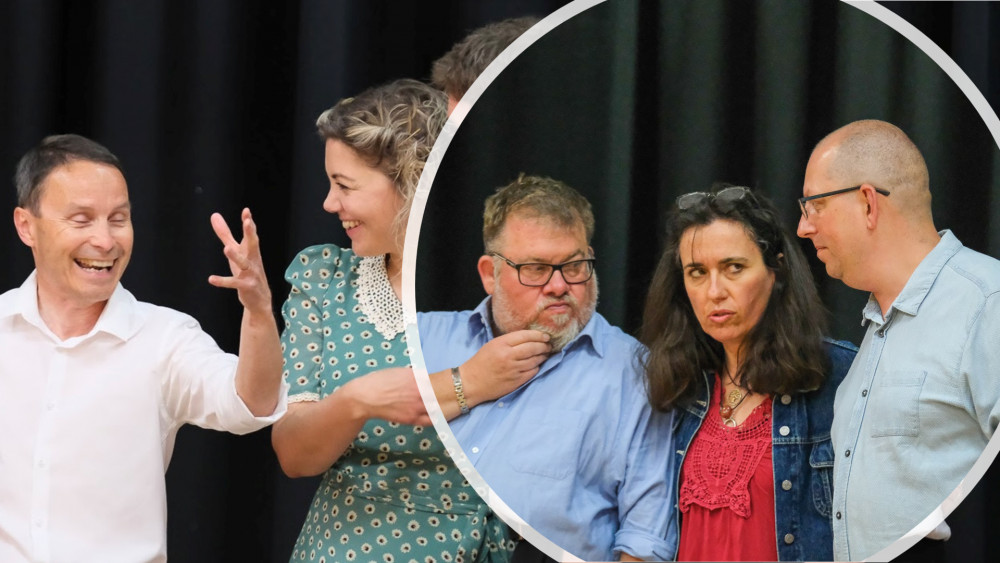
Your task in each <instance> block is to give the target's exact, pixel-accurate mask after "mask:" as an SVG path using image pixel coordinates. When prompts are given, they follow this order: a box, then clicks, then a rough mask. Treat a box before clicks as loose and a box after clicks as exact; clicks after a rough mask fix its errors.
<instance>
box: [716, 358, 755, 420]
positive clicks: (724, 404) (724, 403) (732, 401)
mask: <svg viewBox="0 0 1000 563" xmlns="http://www.w3.org/2000/svg"><path fill="white" fill-rule="evenodd" d="M727 375H728V370H727ZM720 379H721V378H720ZM729 381H731V382H732V383H733V385H736V382H735V381H733V379H732V376H729ZM719 384H720V385H722V381H719ZM722 390H723V393H721V395H722V396H721V397H720V399H719V414H720V415H721V416H722V424H723V425H725V426H728V427H730V428H735V427H736V419H734V418H733V413H734V412H736V409H737V407H739V406H740V405H742V404H743V401H745V400H746V398H747V397H749V396H750V391H747V392H746V393H743V392H742V391H741V390H740V389H739V388H737V389H732V390H730V391H729V392H725V390H726V388H725V385H723V387H722Z"/></svg>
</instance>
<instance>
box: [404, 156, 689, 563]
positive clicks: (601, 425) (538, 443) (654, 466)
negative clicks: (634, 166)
mask: <svg viewBox="0 0 1000 563" xmlns="http://www.w3.org/2000/svg"><path fill="white" fill-rule="evenodd" d="M593 232H594V216H593V213H592V211H591V207H590V203H589V202H588V201H587V200H586V199H585V198H584V197H583V196H581V195H580V194H579V193H577V192H576V191H575V190H573V189H572V188H570V187H569V186H567V185H565V184H563V183H561V182H558V181H556V180H552V179H550V178H541V177H535V176H525V175H521V176H520V177H519V178H518V179H517V180H515V181H514V182H513V183H511V184H510V185H508V186H505V187H503V188H501V189H499V190H498V191H497V192H496V193H495V194H494V195H492V196H490V197H489V198H488V199H487V201H486V211H485V214H484V226H483V239H484V240H483V242H484V245H485V252H484V254H483V255H482V256H481V257H480V258H479V262H478V268H479V275H480V278H481V279H482V283H483V288H484V289H485V290H486V293H487V294H489V296H488V297H487V298H486V299H485V300H483V301H482V302H481V303H480V304H479V306H478V307H477V308H476V309H475V310H473V311H462V312H448V313H442V312H437V313H422V314H420V315H418V327H419V330H420V341H421V348H422V350H423V356H424V360H425V362H426V365H427V368H428V371H430V372H432V374H431V381H432V383H433V384H434V387H435V394H436V395H437V398H438V402H439V403H440V404H441V406H442V410H443V411H444V413H445V416H446V417H448V418H451V421H450V425H451V429H452V431H453V432H454V434H455V437H456V438H457V439H458V442H459V444H460V445H461V446H462V449H463V450H464V452H465V454H466V456H468V458H469V460H470V461H471V462H472V463H473V464H474V465H475V467H476V469H477V470H478V471H479V473H480V474H481V475H482V476H483V478H484V479H485V480H486V482H487V483H488V484H489V485H490V486H491V488H492V489H493V490H494V491H495V493H496V495H497V496H499V498H500V499H501V500H503V502H504V503H506V505H507V506H509V507H510V508H511V509H512V510H513V511H514V512H515V513H517V514H518V515H519V516H520V517H521V518H523V519H524V520H525V522H527V523H528V525H530V526H531V527H532V528H534V529H535V530H536V531H538V532H539V533H541V534H542V535H543V536H545V537H546V538H547V539H549V540H551V541H552V542H553V543H555V544H556V545H557V546H559V547H560V548H562V549H563V550H565V551H566V552H568V553H569V554H572V555H574V556H576V557H579V558H582V559H584V560H589V561H595V560H599V561H608V560H612V559H619V558H621V559H622V560H637V559H634V558H640V559H638V560H642V559H653V560H663V559H667V558H668V557H669V556H670V554H672V553H673V551H674V549H675V548H676V537H674V538H668V537H667V524H668V522H669V520H670V518H671V514H672V510H673V507H672V504H671V500H670V499H671V495H670V488H669V487H670V486H671V485H670V483H673V482H674V481H675V480H674V479H673V478H672V477H671V475H672V472H673V468H672V467H671V466H670V464H669V460H670V458H671V455H672V451H673V450H672V439H671V436H670V434H671V432H670V431H671V423H672V420H673V415H672V414H671V413H667V414H664V413H654V412H653V411H652V409H651V408H650V406H649V404H648V402H647V400H646V397H645V391H644V388H643V381H642V377H641V372H640V371H639V367H638V363H637V361H636V360H637V358H638V357H639V356H640V355H641V354H642V353H644V349H643V348H642V346H641V345H640V344H639V343H638V342H637V341H636V340H635V339H634V338H632V337H631V336H628V335H627V334H625V333H624V332H622V331H621V330H620V329H618V328H616V327H614V326H612V325H611V324H610V323H608V321H607V320H605V319H604V317H602V316H601V315H600V314H599V313H596V312H595V310H594V309H595V307H596V305H597V293H598V291H597V276H596V274H595V273H594V264H595V262H596V258H595V257H594V251H593V248H591V247H590V240H591V237H592V235H593ZM501 366H507V367H504V368H501ZM449 368H453V369H449ZM436 370H443V371H436ZM503 370H506V373H505V374H504V373H499V374H498V373H497V372H499V371H503ZM434 372H436V373H434ZM486 498H489V497H486ZM514 560H515V561H538V560H545V557H544V556H542V555H541V554H540V553H539V552H537V551H535V550H534V548H532V547H531V546H530V545H529V544H527V542H521V544H520V545H519V546H518V548H517V551H515V553H514Z"/></svg>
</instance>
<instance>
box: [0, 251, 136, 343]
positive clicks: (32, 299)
mask: <svg viewBox="0 0 1000 563" xmlns="http://www.w3.org/2000/svg"><path fill="white" fill-rule="evenodd" d="M37 277H38V271H37V270H35V271H32V272H31V275H29V276H28V279H26V280H24V283H22V284H21V287H20V289H19V290H18V291H17V292H14V293H15V294H14V296H13V297H12V298H11V299H2V300H0V318H6V317H12V316H16V315H20V316H21V317H22V318H24V320H25V321H27V322H28V323H30V324H31V325H33V326H35V327H36V328H38V329H39V330H41V331H42V332H43V333H45V334H46V335H48V336H49V338H51V339H53V340H55V341H56V342H63V343H64V344H67V345H73V344H75V343H77V342H80V341H83V340H86V339H88V338H90V337H91V336H93V335H94V334H97V333H98V332H105V333H107V334H110V335H112V336H114V337H116V338H119V339H121V340H128V339H129V338H130V337H132V335H134V334H135V333H136V332H138V331H139V328H140V327H141V326H142V314H141V313H140V311H139V310H138V308H137V307H136V303H137V301H136V300H135V297H134V296H133V295H132V294H131V293H129V291H128V290H126V289H125V288H124V287H122V284H121V283H120V282H119V283H118V286H117V287H115V291H114V293H112V294H111V298H110V299H108V302H107V303H106V304H105V306H104V311H102V312H101V316H100V317H99V318H98V319H97V322H96V323H95V324H94V328H93V329H91V330H90V332H88V333H87V334H85V335H82V336H74V337H72V338H67V339H66V340H65V341H62V340H60V339H59V337H57V336H56V335H55V334H54V333H53V332H52V331H51V330H50V329H49V327H48V325H46V324H45V321H44V320H42V315H41V313H39V312H38V281H37Z"/></svg>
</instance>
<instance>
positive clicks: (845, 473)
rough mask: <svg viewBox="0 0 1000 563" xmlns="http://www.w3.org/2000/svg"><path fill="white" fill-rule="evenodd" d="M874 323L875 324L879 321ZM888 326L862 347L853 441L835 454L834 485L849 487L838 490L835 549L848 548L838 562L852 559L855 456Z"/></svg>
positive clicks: (871, 333) (873, 329) (851, 428)
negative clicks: (850, 502) (849, 498)
mask: <svg viewBox="0 0 1000 563" xmlns="http://www.w3.org/2000/svg"><path fill="white" fill-rule="evenodd" d="M871 322H873V323H874V322H875V321H871ZM887 326H888V323H883V324H882V325H880V326H878V327H871V328H870V329H869V331H868V336H867V340H868V341H867V342H866V343H865V344H866V345H867V346H863V347H862V349H863V350H864V349H865V348H867V353H866V354H865V357H864V362H865V364H864V366H865V367H864V379H863V385H862V386H861V389H859V390H858V391H857V393H858V395H857V396H856V397H855V398H854V409H853V410H852V412H851V419H850V420H851V422H850V425H849V426H848V431H847V433H846V434H847V436H850V441H849V442H847V443H844V444H840V447H841V449H840V451H836V452H834V455H835V456H839V458H840V460H841V461H840V463H839V464H838V465H839V467H838V471H837V473H838V474H837V475H836V476H835V478H834V482H835V483H844V484H845V485H844V486H843V487H836V486H835V487H834V503H833V506H834V509H833V534H834V538H835V541H834V545H840V546H844V553H835V554H834V558H835V559H837V560H838V561H841V560H850V559H851V553H850V552H851V546H850V543H849V541H848V539H849V537H850V536H851V535H852V534H850V533H849V531H850V530H849V528H850V524H849V521H848V518H849V517H850V515H849V514H848V511H847V496H848V494H849V493H850V484H851V483H850V477H851V468H852V467H853V465H854V460H855V459H856V458H857V455H852V454H853V453H855V451H856V449H857V444H858V441H859V439H860V437H861V428H862V423H863V422H864V417H865V413H866V412H867V409H868V398H869V397H870V396H871V392H870V390H871V388H872V384H873V383H874V380H875V371H876V370H877V369H878V364H879V361H880V360H881V359H882V350H883V348H884V347H885V330H886V328H887ZM873 415H875V416H877V415H878V413H873ZM862 521H863V520H862ZM856 533H857V532H855V535H856Z"/></svg>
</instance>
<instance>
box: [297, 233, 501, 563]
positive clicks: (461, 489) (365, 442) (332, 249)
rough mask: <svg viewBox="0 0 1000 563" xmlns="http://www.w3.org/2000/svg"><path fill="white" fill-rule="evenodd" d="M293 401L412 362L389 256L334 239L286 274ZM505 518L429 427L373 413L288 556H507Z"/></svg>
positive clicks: (327, 477)
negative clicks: (360, 251)
mask: <svg viewBox="0 0 1000 563" xmlns="http://www.w3.org/2000/svg"><path fill="white" fill-rule="evenodd" d="M285 279H286V280H287V281H288V282H289V283H290V284H291V285H292V289H291V293H290V294H289V296H288V300H287V301H286V302H285V305H284V307H283V309H282V313H283V315H284V318H285V330H284V331H283V333H282V335H281V345H282V350H283V352H284V368H285V371H284V375H285V379H286V380H287V381H288V384H289V385H290V386H291V389H290V390H289V392H288V401H289V402H290V403H293V402H301V401H319V400H321V399H323V398H324V397H326V396H327V395H329V394H331V393H333V392H335V391H336V390H337V389H338V388H339V387H340V386H341V385H343V384H345V383H347V382H348V381H351V380H352V379H354V378H357V377H361V376H363V375H365V374H367V373H369V372H372V371H377V370H380V369H385V368H391V367H400V366H407V365H409V363H410V361H409V351H408V350H407V347H406V335H405V333H404V332H403V329H404V325H403V309H402V304H401V303H400V302H399V299H397V298H396V295H395V294H394V293H393V292H392V287H391V286H390V284H389V279H388V277H387V275H386V271H385V260H384V257H382V256H379V257H371V258H361V257H358V256H356V255H355V254H354V253H353V252H352V251H351V250H349V249H342V248H339V247H337V246H333V245H321V246H313V247H310V248H307V249H305V250H304V251H302V253H301V254H299V256H298V257H297V258H296V259H295V260H294V261H293V262H292V264H291V265H290V266H289V267H288V270H287V271H286V273H285ZM513 548H514V542H513V541H512V540H511V539H510V537H509V532H508V529H507V527H506V525H504V524H503V522H501V521H500V519H499V518H497V517H496V516H495V515H494V514H493V512H492V511H490V509H489V507H488V506H487V505H486V503H485V502H483V501H482V499H480V497H479V496H478V495H477V494H476V492H475V491H474V490H473V488H472V487H471V486H470V485H469V483H468V481H466V480H465V478H464V477H463V476H462V474H461V473H460V472H459V470H458V469H457V468H456V467H455V464H454V463H453V462H452V460H451V458H450V457H449V456H448V454H447V452H446V451H445V449H444V446H443V445H442V443H441V441H440V439H438V437H437V434H436V433H435V432H434V428H433V427H422V426H408V425H401V424H397V423H393V422H387V421H384V420H369V421H368V423H367V424H365V426H364V428H362V430H361V432H360V433H359V434H358V436H357V438H356V439H355V440H354V443H352V444H351V445H350V446H349V447H348V448H347V451H345V452H344V454H343V455H342V456H341V457H340V459H339V460H337V462H336V463H335V464H333V466H332V467H330V469H329V470H327V472H326V473H325V474H324V476H323V481H322V483H321V484H320V487H319V489H318V490H317V491H316V495H315V496H314V497H313V501H312V504H311V506H310V509H309V513H308V514H307V515H306V521H305V523H304V524H303V526H302V531H301V532H300V533H299V538H298V541H297V542H296V545H295V550H294V552H293V553H292V557H291V561H326V562H331V563H332V562H334V561H382V562H387V563H391V562H403V561H417V562H421V563H429V562H437V561H444V562H473V561H489V562H505V561H508V560H509V559H510V554H511V552H512V551H513Z"/></svg>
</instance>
